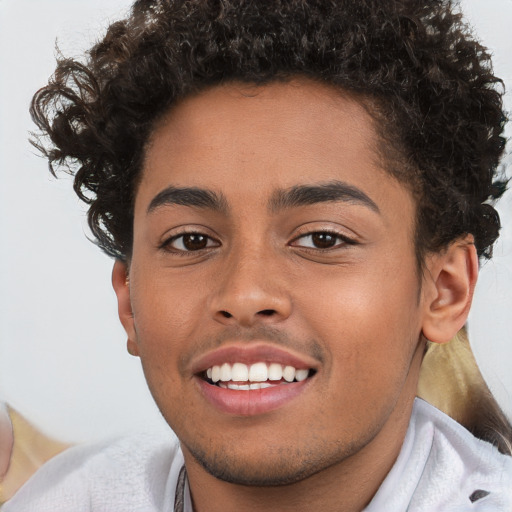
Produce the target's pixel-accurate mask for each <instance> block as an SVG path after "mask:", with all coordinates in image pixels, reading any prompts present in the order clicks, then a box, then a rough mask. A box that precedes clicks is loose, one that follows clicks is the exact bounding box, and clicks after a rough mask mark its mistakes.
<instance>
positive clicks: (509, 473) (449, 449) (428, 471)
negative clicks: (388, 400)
mask: <svg viewBox="0 0 512 512" xmlns="http://www.w3.org/2000/svg"><path fill="white" fill-rule="evenodd" d="M413 421H414V423H415V425H414V428H415V436H416V437H417V438H418V440H420V441H423V442H425V441H427V442H428V443H429V444H430V447H429V450H428V456H427V458H426V460H425V466H424V474H423V476H422V478H421V479H420V481H419V483H418V486H417V488H416V492H415V496H414V499H413V503H414V502H416V503H417V504H418V506H419V504H420V503H421V504H422V506H423V507H425V504H427V508H425V510H428V506H429V505H428V504H429V503H431V504H433V503H434V502H435V500H438V501H440V502H441V503H445V505H444V506H447V504H448V503H451V501H453V502H458V501H459V500H460V503H461V506H467V507H469V506H471V507H472V508H471V510H475V511H480V510H482V511H484V510H485V511H487V510H493V511H495V512H499V511H507V512H508V511H510V510H512V457H511V456H509V455H504V454H502V453H500V452H499V451H498V449H497V448H496V447H495V446H493V445H492V444H490V443H488V442H486V441H483V440H481V439H478V438H476V437H475V436H474V435H473V434H472V433H471V432H469V431H468V430H466V429H465V428H464V427H463V426H461V425H460V424H459V423H457V422H456V421H454V420H453V419H452V418H450V417H449V416H447V415H446V414H444V413H443V412H441V411H439V410H438V409H436V408H435V407H433V406H431V405H430V404H428V403H427V402H424V401H423V400H416V403H415V406H414V418H413ZM445 500H446V501H445ZM413 510H415V509H414V508H413ZM421 510H423V509H421ZM432 510H437V509H434V508H432ZM457 510H459V509H457ZM461 510H463V509H461Z"/></svg>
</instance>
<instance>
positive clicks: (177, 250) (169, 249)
mask: <svg viewBox="0 0 512 512" xmlns="http://www.w3.org/2000/svg"><path fill="white" fill-rule="evenodd" d="M187 236H188V237H194V236H196V237H202V238H205V239H206V243H207V245H206V246H205V247H201V248H198V249H195V250H194V249H187V248H186V247H185V245H184V239H185V237H187ZM180 239H181V243H182V245H183V247H184V248H183V249H181V248H176V247H172V244H173V243H174V242H176V241H177V240H180ZM212 241H213V242H214V245H209V244H210V242H212ZM219 245H220V242H218V241H217V240H215V239H214V238H212V237H211V236H209V235H205V234H204V233H201V232H198V231H190V232H189V231H185V232H183V233H179V234H177V235H173V236H172V237H170V238H168V239H167V240H165V241H164V242H163V243H162V244H161V246H160V248H161V249H163V250H164V251H167V252H172V253H174V254H178V255H180V256H182V255H183V256H184V255H187V254H192V253H194V252H197V253H198V252H202V251H204V250H205V249H210V248H212V247H218V246H219Z"/></svg>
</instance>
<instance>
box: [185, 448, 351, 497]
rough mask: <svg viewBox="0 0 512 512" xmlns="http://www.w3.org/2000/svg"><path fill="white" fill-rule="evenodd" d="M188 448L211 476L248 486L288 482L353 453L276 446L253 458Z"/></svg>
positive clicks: (304, 476)
mask: <svg viewBox="0 0 512 512" xmlns="http://www.w3.org/2000/svg"><path fill="white" fill-rule="evenodd" d="M187 451H189V452H190V454H191V455H192V457H194V459H195V461H196V462H197V464H199V465H200V466H201V467H202V468H203V469H204V470H205V471H207V472H208V473H209V474H210V475H212V476H213V477H215V478H217V479H219V480H223V481H225V482H228V483H231V484H236V485H244V486H249V487H277V486H283V485H291V484H294V483H297V482H300V481H302V480H305V479H306V478H309V477H311V476H313V475H315V474H316V473H320V472H321V471H323V470H325V469H328V468H329V467H331V466H334V465H336V464H337V463H339V462H341V461H342V460H344V459H346V458H347V457H349V456H350V455H351V454H352V450H351V449H345V450H343V451H342V452H341V453H340V452H339V451H336V452H333V451H330V453H327V454H323V455H320V454H318V453H317V454H313V453H310V452H309V451H306V452H305V453H299V452H298V450H297V449H296V448H295V449H294V450H293V451H292V450H289V449H281V450H276V451H275V452H274V454H275V455H274V457H273V458H270V457H268V456H266V455H268V451H265V452H266V453H265V455H264V456H262V457H261V459H259V460H254V459H253V458H249V457H247V454H245V455H243V454H241V455H239V454H235V453H231V454H228V453H226V452H223V453H220V454H219V453H211V452H210V453H205V452H203V451H201V450H194V449H190V447H187ZM262 455H263V454H262Z"/></svg>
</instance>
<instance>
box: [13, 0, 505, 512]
mask: <svg viewBox="0 0 512 512" xmlns="http://www.w3.org/2000/svg"><path fill="white" fill-rule="evenodd" d="M497 82H499V80H498V79H497V78H496V77H494V75H493V74H492V71H491V68H490V62H489V58H488V55H487V54H486V52H485V50H484V49H483V48H482V47H481V46H479V45H478V43H476V42H474V40H473V39H472V38H471V36H470V35H469V34H468V33H467V30H466V29H465V27H464V26H463V25H462V24H461V21H460V18H459V16H458V15H457V14H456V13H454V12H453V9H452V6H451V5H450V3H449V2H428V3H425V5H422V4H420V3H418V2H416V1H409V0H394V1H390V2H374V1H369V0H368V1H358V2H354V1H339V2H315V1H312V0H311V1H305V0H302V1H296V0H287V1H281V2H278V3H274V2H272V3H268V4H267V3H266V2H230V1H223V2H213V1H212V2H203V1H199V0H197V1H182V2H179V1H162V2H150V1H142V0H141V1H138V2H136V3H135V5H134V7H133V11H132V14H131V16H130V17H129V18H128V19H127V20H124V21H121V22H118V23H115V24H113V25H112V26H111V27H110V29H109V31H108V33H107V35H106V37H105V38H104V40H103V41H101V42H99V43H98V44H97V45H96V46H95V47H94V48H93V49H92V50H91V52H90V56H89V59H88V60H87V62H86V63H85V64H82V63H78V62H76V61H71V60H64V61H62V62H60V63H59V67H58V70H57V72H56V75H55V77H54V79H53V80H52V82H51V83H50V84H49V85H48V86H47V87H46V88H44V89H42V90H41V91H39V92H38V94H37V95H36V97H35V99H34V103H33V110H32V112H33V115H34V119H35V120H36V122H37V124H38V126H39V127H40V128H41V129H42V131H43V133H44V134H47V135H48V137H49V139H50V142H49V143H48V144H46V143H44V142H43V143H41V144H42V145H40V147H41V149H42V150H43V151H44V152H45V153H46V154H47V155H48V156H49V158H50V162H51V164H52V166H53V165H55V164H65V165H66V164H67V165H68V166H69V167H70V169H71V170H72V172H74V173H75V190H76V191H77V193H78V194H79V195H80V197H82V199H84V200H86V201H87V202H88V203H90V210H89V221H90V226H91V229H92V231H93V233H94V235H95V236H96V238H97V240H98V244H99V245H100V246H101V247H102V248H103V249H104V250H105V251H106V252H107V253H108V254H110V255H111V256H113V257H114V258H115V259H116V262H115V264H114V270H113V285H114V289H115V291H116V294H117V298H118V303H119V316H120V319H121V322H122V324H123V326H124V328H125V330H126V333H127V336H128V350H129V351H130V353H132V354H133V355H136V356H139V357H140V358H141V362H142V365H143V368H144V372H145V376H146V379H147V381H148V384H149V387H150V389H151V392H152V394H153V396H154V398H155V401H156V403H157V404H158V406H159V408H160V410H161V412H162V414H163V416H164V417H165V419H166V421H167V422H168V424H169V426H170V427H171V428H172V430H173V431H174V433H175V434H176V436H177V439H178V440H174V439H173V438H172V437H171V436H169V438H166V439H152V438H149V437H148V438H143V439H141V438H130V439H127V440H122V441H119V442H115V443H108V444H104V445H101V446H95V447H79V448H76V449H72V450H69V451H67V452H66V453H65V454H64V455H63V456H60V457H57V458H56V459H54V460H53V461H52V462H50V463H49V464H47V465H46V466H45V467H44V468H43V469H42V470H41V471H39V473H38V474H37V475H36V476H35V477H34V478H33V479H32V480H31V481H30V482H29V483H28V484H27V485H26V486H25V487H24V488H23V489H22V490H21V491H20V492H19V493H18V495H17V496H16V497H15V498H14V499H13V500H12V501H11V502H9V503H8V504H7V505H6V507H5V510H6V512H12V511H16V512H23V511H29V510H38V511H39V512H41V511H50V510H51V511H52V512H55V511H59V510H62V511H64V510H66V511H67V510H73V511H105V512H106V511H116V510H119V511H171V510H175V511H189V512H190V511H192V510H194V511H195V512H205V511H206V512H216V511H220V510H222V511H234V510H244V511H253V510H261V509H268V510H276V511H288V510H294V511H297V510H324V511H339V510H344V511H361V510H366V511H372V512H376V511H379V512H380V511H393V512H398V511H405V510H408V511H416V512H417V511H425V512H427V511H428V512H432V511H436V510H437V511H447V510H450V511H455V510H457V511H459V510H460V511H466V510H475V511H480V512H481V511H490V510H492V511H505V510H507V511H508V510H510V509H511V508H512V458H511V457H510V456H508V455H505V454H502V453H500V451H499V450H498V447H499V448H500V449H501V451H506V448H507V446H509V444H507V443H508V442H509V441H510V439H508V438H507V436H508V435H509V431H508V430H507V425H505V427H504V428H503V430H502V431H501V430H500V431H498V432H497V433H495V434H496V435H495V438H496V439H499V438H500V437H501V438H503V440H502V442H501V443H498V442H497V443H496V444H497V445H498V447H496V446H493V444H491V443H489V442H486V441H484V440H481V439H477V438H476V437H474V436H473V435H472V434H471V433H470V432H469V431H467V430H466V429H464V428H463V427H462V426H461V425H460V424H458V423H456V422H455V421H453V420H452V419H451V418H449V417H448V416H446V415H445V414H443V413H441V412H440V411H438V410H437V409H435V408H433V407H432V406H430V405H428V404H427V403H425V402H423V401H420V400H417V399H415V396H416V393H417V387H418V379H419V373H420V366H421V364H422V360H423V358H424V355H425V350H426V348H427V344H434V345H435V344H445V343H448V342H449V341H450V340H451V339H452V338H453V337H454V336H455V335H456V333H457V332H458V331H459V330H460V329H461V328H462V327H463V325H464V323H465V321H466V318H467V314H468V311H469V308H470V305H471V299H472V294H473V289H474V286H475V282H476V278H477V272H478V256H481V257H486V256H489V255H490V252H491V247H492V244H493V242H494V240H495V239H496V237H497V234H498V230H499V219H498V217H497V214H496V212H495V210H494V209H493V207H492V206H491V205H490V204H489V203H490V201H492V200H493V199H496V198H497V197H498V196H499V195H500V192H502V191H503V186H502V185H503V184H500V183H498V182H497V180H496V175H495V174H496V172H495V171H496V167H497V164H498V161H499V158H500V156H501V154H502V152H503V139H502V137H501V133H502V129H503V119H504V117H503V112H502V106H501V96H500V94H499V92H498V91H497V90H496V87H495V86H496V84H497ZM53 168H54V167H52V169H53ZM487 419H492V418H487Z"/></svg>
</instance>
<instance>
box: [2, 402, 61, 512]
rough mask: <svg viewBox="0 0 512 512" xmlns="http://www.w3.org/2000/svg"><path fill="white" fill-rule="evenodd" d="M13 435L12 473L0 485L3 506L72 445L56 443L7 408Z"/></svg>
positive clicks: (10, 467)
mask: <svg viewBox="0 0 512 512" xmlns="http://www.w3.org/2000/svg"><path fill="white" fill-rule="evenodd" d="M8 412H9V416H10V418H11V422H12V429H13V433H14V446H13V451H12V456H11V463H10V466H9V470H8V472H7V474H6V476H5V478H4V479H3V481H2V482H0V506H1V505H2V503H4V502H5V501H7V500H8V499H9V498H11V497H12V496H13V495H14V493H15V492H16V491H17V490H18V489H19V488H20V487H21V486H22V485H23V484H24V483H25V481H27V480H28V479H29V478H30V477H31V476H32V474H33V473H35V472H36V470H37V469H39V468H40V467H41V466H42V465H43V464H44V463H45V462H46V461H47V460H49V459H51V458H52V457H54V456H55V455H57V454H58V453H60V452H61V451H63V450H65V449H66V448H68V447H69V446H70V445H68V444H65V443H61V442H59V441H56V440H54V439H52V438H50V437H48V436H46V435H45V434H43V433H42V432H40V431H39V430H38V429H37V428H36V427H34V426H33V425H32V424H30V423H29V422H28V421H27V420H26V419H25V418H24V417H23V416H22V415H21V414H19V413H18V412H17V411H15V410H14V409H12V408H10V407H8Z"/></svg>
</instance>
